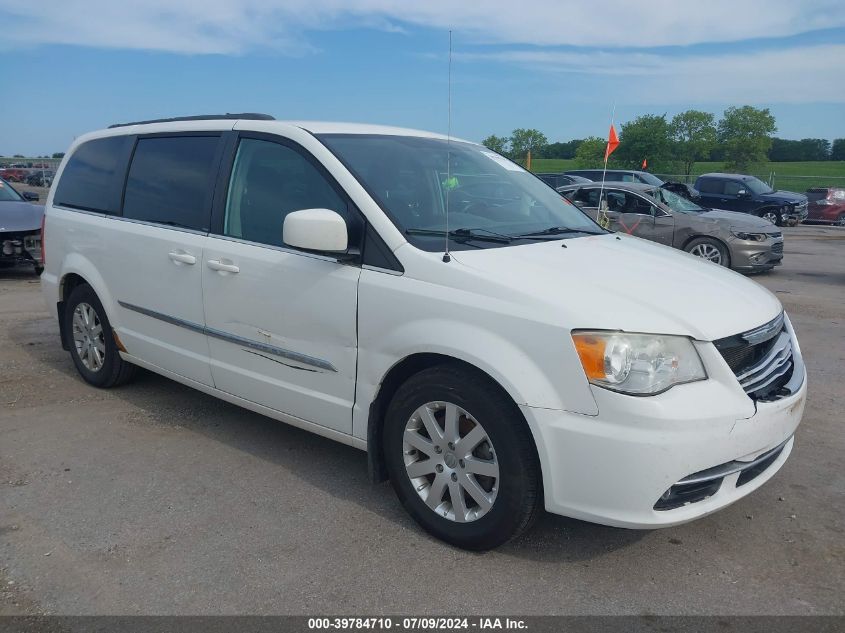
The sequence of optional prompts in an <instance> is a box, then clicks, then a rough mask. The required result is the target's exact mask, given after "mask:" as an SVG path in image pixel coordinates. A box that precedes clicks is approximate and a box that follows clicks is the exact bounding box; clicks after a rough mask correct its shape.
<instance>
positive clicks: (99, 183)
mask: <svg viewBox="0 0 845 633" xmlns="http://www.w3.org/2000/svg"><path fill="white" fill-rule="evenodd" d="M131 146H132V137H129V136H109V137H106V138H98V139H94V140H91V141H87V142H85V143H83V144H82V145H80V146H79V147H77V148H76V150H75V151H74V152H73V154H72V155H71V156H70V158H69V159H68V162H67V164H66V165H65V168H64V170H63V171H62V175H61V178H60V179H59V182H58V184H57V185H56V193H55V195H54V196H53V204H56V205H59V206H65V207H70V208H72V209H82V210H84V211H95V212H99V213H109V214H114V213H117V212H118V211H119V209H120V191H121V189H122V188H123V178H124V175H125V173H126V163H127V161H128V159H129V151H130V149H131Z"/></svg>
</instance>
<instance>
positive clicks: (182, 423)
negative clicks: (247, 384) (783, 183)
mask: <svg viewBox="0 0 845 633" xmlns="http://www.w3.org/2000/svg"><path fill="white" fill-rule="evenodd" d="M786 235H787V242H786V260H785V261H786V264H785V265H784V266H783V267H782V268H780V269H778V270H776V271H775V272H773V273H770V274H765V275H761V276H758V277H755V279H756V281H758V282H759V283H761V284H763V285H765V286H766V287H768V288H769V289H771V290H772V291H773V292H775V293H777V295H778V297H780V299H781V300H782V301H783V303H784V305H785V307H786V309H787V310H788V311H789V314H790V316H791V318H792V320H793V322H794V324H795V327H796V329H797V331H798V335H799V338H800V340H801V344H802V348H803V351H804V355H805V360H806V363H807V366H808V370H809V376H810V395H809V401H808V405H807V409H806V414H805V417H804V422H803V424H802V426H801V428H800V429H799V433H798V436H797V441H796V445H795V450H794V452H793V454H792V457H791V458H790V460H789V461H788V462H787V464H786V465H785V467H784V468H783V469H782V470H781V472H780V473H778V475H776V476H775V477H774V478H773V479H772V480H771V481H770V482H769V483H768V484H767V485H765V486H764V487H763V488H761V489H760V490H758V491H757V492H756V493H754V494H752V495H751V496H750V497H748V498H746V499H744V500H743V501H741V502H739V503H737V504H735V505H733V506H731V507H730V508H727V509H726V510H723V511H722V512H719V513H717V514H716V515H713V516H711V517H707V518H705V519H702V520H700V521H697V522H694V523H691V524H688V525H685V526H681V527H676V528H670V529H665V530H658V531H651V532H646V531H628V530H621V529H614V528H608V527H601V526H596V525H592V524H589V523H583V522H580V521H575V520H570V519H565V518H562V517H557V516H552V515H546V516H545V517H544V518H543V519H542V520H541V521H540V522H539V524H538V525H537V526H536V528H535V529H534V530H533V531H532V532H530V533H529V534H528V535H526V536H525V537H523V538H522V539H520V540H518V541H516V542H513V543H510V544H508V545H506V546H504V547H502V548H500V549H499V550H497V551H494V552H488V553H484V554H473V553H467V552H463V551H460V550H456V549H453V548H450V547H448V546H446V545H443V544H442V543H440V542H438V541H435V540H433V539H431V538H429V537H428V536H426V535H425V534H424V533H422V532H421V531H420V530H419V529H418V528H417V527H416V525H415V524H414V523H413V522H412V521H411V520H410V519H409V518H408V517H407V516H406V515H405V513H404V512H403V511H402V509H401V507H400V506H399V504H398V502H397V501H396V499H395V498H394V496H393V493H392V491H391V489H390V488H389V486H388V485H386V484H383V485H378V486H372V485H371V484H369V483H368V481H367V477H366V458H365V455H364V453H363V452H360V451H357V450H355V449H352V448H348V447H345V446H341V445H340V444H336V443H334V442H331V441H329V440H325V439H322V438H320V437H317V436H315V435H310V434H308V433H306V432H303V431H299V430H297V429H294V428H292V427H289V426H286V425H284V424H281V423H278V422H274V421H271V420H269V419H266V418H263V417H261V416H259V415H255V414H253V413H249V412H247V411H244V410H241V409H238V408H236V407H234V406H231V405H229V404H226V403H223V402H221V401H218V400H215V399H214V398H211V397H208V396H205V395H202V394H200V393H198V392H196V391H193V390H191V389H189V388H187V387H183V386H181V385H178V384H176V383H174V382H171V381H169V380H167V379H164V378H161V377H159V376H156V375H153V374H149V373H144V374H143V375H142V376H141V377H140V378H139V379H138V380H137V381H136V382H135V383H134V384H132V385H128V386H126V387H123V388H120V389H116V390H112V391H99V390H96V389H94V388H92V387H89V386H87V385H86V384H84V383H83V382H82V381H81V379H80V378H79V377H78V376H77V374H76V371H75V370H74V367H73V364H72V362H71V360H70V357H69V356H68V354H67V353H65V352H63V351H62V349H61V347H60V345H59V341H58V327H57V324H56V322H55V320H54V319H53V318H52V315H50V314H48V313H47V311H46V309H45V306H44V305H43V303H42V299H41V295H40V293H39V284H38V280H37V279H36V278H35V277H34V276H33V275H32V273H31V272H30V271H28V270H24V269H15V270H0V614H15V613H61V614H116V613H120V614H135V613H144V614H199V613H203V614H220V613H227V614H234V613H255V614H269V613H278V614H287V613H290V614H325V613H358V614H366V615H369V614H378V613H393V614H396V613H415V614H421V613H441V614H442V613H444V612H445V613H451V614H472V613H513V614H523V615H527V614H553V613H569V614H593V613H615V614H764V613H765V614H843V613H845V602H843V600H842V596H843V595H845V573H844V572H845V517H843V508H845V498H843V496H845V495H843V491H845V471H843V467H842V463H843V461H842V460H843V458H842V456H843V454H845V431H843V403H842V402H843V400H842V396H843V393H844V392H845V390H844V389H843V384H845V337H843V326H845V230H840V229H835V228H821V227H797V228H795V229H786ZM723 309H725V310H730V309H731V307H730V306H728V305H726V306H724V307H723Z"/></svg>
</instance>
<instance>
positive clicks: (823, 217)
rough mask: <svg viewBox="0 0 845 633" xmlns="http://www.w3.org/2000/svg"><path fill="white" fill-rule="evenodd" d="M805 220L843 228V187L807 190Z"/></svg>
mask: <svg viewBox="0 0 845 633" xmlns="http://www.w3.org/2000/svg"><path fill="white" fill-rule="evenodd" d="M807 198H808V200H809V201H810V203H809V205H808V207H807V220H808V221H812V222H825V223H830V224H835V225H837V226H845V187H813V188H812V189H807Z"/></svg>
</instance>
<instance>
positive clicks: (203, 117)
mask: <svg viewBox="0 0 845 633" xmlns="http://www.w3.org/2000/svg"><path fill="white" fill-rule="evenodd" d="M215 119H246V120H250V121H275V120H276V117H274V116H271V115H269V114H261V113H260V112H237V113H230V112H227V113H226V114H195V115H194V116H175V117H172V118H169V119H150V120H149V121H132V122H130V123H114V124H112V125H110V126H109V129H112V128H115V127H126V126H128V125H145V124H147V123H173V122H175V121H213V120H215Z"/></svg>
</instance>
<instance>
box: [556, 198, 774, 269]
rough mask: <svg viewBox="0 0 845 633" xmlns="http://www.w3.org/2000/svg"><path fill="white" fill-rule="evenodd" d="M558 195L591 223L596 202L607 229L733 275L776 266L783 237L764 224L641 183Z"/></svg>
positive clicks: (760, 221) (595, 209) (767, 223)
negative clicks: (674, 250)
mask: <svg viewBox="0 0 845 633" xmlns="http://www.w3.org/2000/svg"><path fill="white" fill-rule="evenodd" d="M558 192H559V193H561V194H563V195H564V197H566V198H567V199H568V200H570V201H571V202H574V203H575V204H577V205H578V206H579V207H581V208H582V210H583V211H584V212H585V213H587V215H589V216H590V217H591V218H593V219H596V220H599V221H600V220H603V219H604V218H598V208H599V198H600V197H601V199H602V207H603V208H604V209H605V211H604V214H603V215H604V216H606V218H607V221H606V224H607V227H608V228H609V229H610V230H611V231H618V232H620V233H627V234H628V235H634V236H636V237H641V238H644V239H647V240H651V241H652V242H658V243H660V244H665V245H666V246H672V247H674V248H678V249H680V250H683V251H686V252H687V253H690V254H692V255H697V256H699V257H702V258H704V259H706V260H708V261H711V262H713V263H714V264H718V265H720V266H725V267H727V268H732V269H734V270H736V271H739V272H746V273H748V272H762V271H766V270H771V269H772V268H774V267H775V266H778V265H780V263H781V260H782V259H783V234H782V233H781V231H780V229H778V228H777V227H776V226H775V225H774V224H772V223H771V222H769V221H768V220H764V219H762V218H758V217H755V216H751V215H748V214H747V213H735V212H733V211H720V210H716V209H708V208H705V207H702V206H699V205H698V204H696V203H695V202H692V201H691V200H688V199H686V198H684V197H682V196H679V195H677V194H676V193H673V192H672V191H668V190H667V189H665V188H664V187H658V186H654V185H647V184H642V183H613V184H608V183H605V185H604V187H602V186H601V184H600V183H590V184H589V185H569V186H565V187H559V188H558Z"/></svg>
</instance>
